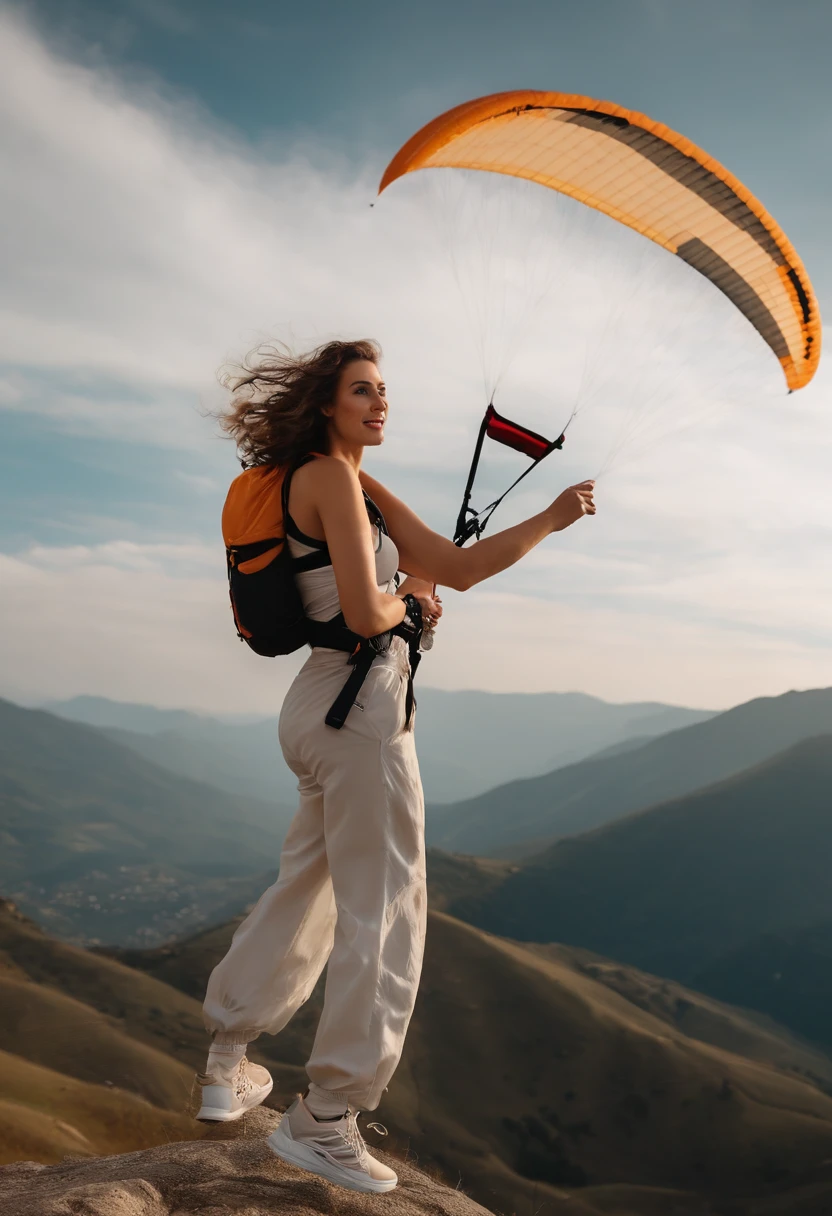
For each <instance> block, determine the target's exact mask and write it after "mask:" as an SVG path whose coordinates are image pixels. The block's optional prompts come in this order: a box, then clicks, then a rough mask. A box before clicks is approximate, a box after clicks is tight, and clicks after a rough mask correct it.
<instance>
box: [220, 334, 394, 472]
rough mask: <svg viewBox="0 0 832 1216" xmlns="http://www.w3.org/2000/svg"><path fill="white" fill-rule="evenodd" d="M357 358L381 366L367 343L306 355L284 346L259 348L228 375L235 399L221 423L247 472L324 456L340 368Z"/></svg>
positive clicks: (224, 380) (328, 345)
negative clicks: (329, 411)
mask: <svg viewBox="0 0 832 1216" xmlns="http://www.w3.org/2000/svg"><path fill="white" fill-rule="evenodd" d="M356 359H369V360H370V362H372V363H378V362H379V360H380V359H381V349H380V347H379V346H378V345H377V344H376V343H375V342H372V341H370V340H369V339H366V338H361V339H359V340H358V341H356V342H327V343H325V344H324V345H323V346H318V347H317V348H316V349H315V350H313V351H310V352H309V353H308V354H305V355H295V354H293V353H292V352H291V350H289V348H288V347H285V346H282V345H275V346H261V347H257V348H256V349H255V350H253V351H251V352H250V353H249V355H248V356H247V357H246V359H245V361H244V362H243V364H242V365H241V366H240V367H239V368H237V370H236V372H234V373H230V374H228V375H226V376H224V377H223V378H222V383H223V384H224V385H225V387H226V388H227V389H229V390H230V392H231V393H232V398H231V402H230V405H229V407H228V409H227V410H226V411H225V412H224V413H223V414H221V415H220V419H219V422H220V426H221V428H222V429H223V430H224V431H226V432H227V433H228V434H229V435H230V436H231V437H232V438H233V439H234V440H235V441H236V443H237V452H238V455H239V457H240V463H241V464H242V466H243V468H251V467H252V466H253V465H262V464H283V463H284V462H293V461H295V460H298V459H300V458H301V457H302V456H305V455H306V454H307V453H309V452H316V451H317V452H325V451H326V450H327V422H328V419H327V418H326V416H325V415H324V413H323V410H324V409H325V408H326V406H328V405H331V404H332V402H333V401H334V399H335V392H336V389H337V387H338V379H339V377H340V375H341V371H342V369H343V368H344V367H346V365H347V364H348V363H353V362H354V361H355V360H356Z"/></svg>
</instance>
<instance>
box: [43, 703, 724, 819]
mask: <svg viewBox="0 0 832 1216" xmlns="http://www.w3.org/2000/svg"><path fill="white" fill-rule="evenodd" d="M418 703H419V709H418V727H417V731H418V747H419V765H420V769H421V773H422V780H423V783H424V787H425V793H426V797H427V798H428V799H429V800H433V801H441V802H452V801H455V800H457V799H460V798H466V797H469V796H471V795H473V794H477V793H480V792H481V791H483V790H486V789H489V788H490V787H491V786H494V785H499V784H500V783H502V782H505V781H509V780H512V779H513V778H517V777H527V776H529V775H530V774H535V773H545V772H548V771H549V770H551V769H553V768H555V767H557V766H559V765H562V764H568V763H572V762H574V761H576V760H580V759H582V758H583V757H585V756H589V755H591V754H592V753H594V752H597V751H601V750H603V749H605V748H608V747H615V746H617V745H620V744H622V743H625V742H626V741H627V740H629V739H630V738H631V737H632V736H641V737H644V736H650V737H652V736H655V735H659V734H662V733H664V732H666V731H671V730H675V729H677V728H678V727H681V726H688V725H690V724H692V723H695V722H700V721H704V720H706V719H707V718H708V717H710V716H712V715H711V712H710V711H707V710H696V709H685V708H682V707H677V706H668V705H661V704H659V703H655V702H643V703H638V704H625V705H612V704H609V703H608V702H605V701H601V700H599V699H598V698H597V697H589V696H585V695H584V694H583V693H488V692H444V691H441V690H439V689H435V688H420V689H418ZM42 708H44V709H47V710H48V711H49V712H50V713H53V714H57V715H58V716H60V717H64V718H68V719H70V720H71V721H79V722H84V723H86V724H87V725H89V726H96V727H98V728H99V729H101V730H104V731H106V732H107V733H108V734H109V735H110V737H111V738H112V739H113V740H114V741H116V742H118V743H122V744H124V745H126V746H128V747H131V748H132V749H133V750H134V751H136V752H138V753H139V754H140V755H142V756H144V758H145V759H147V760H150V761H152V762H153V763H154V764H159V765H161V766H162V767H164V768H167V769H169V770H170V771H171V772H174V773H177V774H178V775H180V776H183V777H190V778H192V779H197V780H200V781H207V782H209V783H210V784H212V785H216V786H217V787H218V788H220V789H224V790H226V791H227V792H228V793H232V794H236V793H242V794H247V795H250V796H251V797H255V798H258V799H261V800H266V801H271V800H273V799H275V800H277V801H278V802H290V803H294V802H295V800H296V786H297V782H296V779H295V777H294V775H293V774H292V773H291V772H290V771H289V769H288V768H287V767H286V765H285V763H284V761H283V757H282V755H281V752H280V747H279V745H278V740H277V718H276V717H264V718H261V719H260V720H254V721H248V722H243V723H239V722H234V721H228V720H222V721H221V720H218V719H214V718H211V717H207V716H203V715H197V714H194V713H189V712H187V711H184V710H160V709H155V708H154V707H153V706H147V705H132V704H129V703H127V704H124V703H120V702H116V701H108V700H106V699H104V698H100V697H75V698H72V699H71V700H69V701H60V702H50V703H48V704H46V705H44V706H43V707H42Z"/></svg>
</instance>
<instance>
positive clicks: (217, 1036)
mask: <svg viewBox="0 0 832 1216" xmlns="http://www.w3.org/2000/svg"><path fill="white" fill-rule="evenodd" d="M379 359H380V351H379V349H378V347H377V346H376V345H375V344H374V343H373V342H369V341H359V342H330V343H328V344H327V345H325V346H322V347H320V348H319V349H318V350H315V351H313V352H312V353H311V354H308V355H306V356H303V357H300V358H293V357H291V356H288V355H282V354H276V355H275V354H272V355H270V356H268V357H266V358H264V359H262V361H261V362H260V363H259V364H257V365H255V366H249V367H247V368H246V369H245V374H244V375H243V376H242V377H240V378H238V379H237V380H236V381H234V382H232V385H231V387H232V388H233V389H234V390H235V391H236V392H237V393H238V396H237V397H235V398H234V400H233V401H232V407H231V410H230V412H229V414H228V415H226V416H225V417H224V419H223V423H222V425H223V427H224V429H226V430H227V431H228V432H229V433H230V434H231V435H233V436H234V438H235V439H236V440H237V444H238V447H239V449H240V450H241V452H242V453H244V455H245V457H246V459H247V461H248V463H254V464H263V463H271V462H284V461H289V462H292V463H293V464H294V465H295V466H296V468H295V472H294V474H293V476H292V479H291V482H290V489H289V495H288V504H287V505H288V518H287V534H288V536H289V547H290V552H291V553H292V555H293V556H294V557H300V556H302V555H304V554H307V553H312V552H315V551H319V550H321V549H322V548H325V550H326V551H327V552H328V555H329V559H330V563H331V564H329V565H326V566H323V567H321V568H317V569H311V570H306V571H304V572H302V573H298V574H297V576H296V577H297V583H298V588H299V590H300V594H301V598H302V600H303V604H304V609H305V611H306V614H307V616H309V617H311V618H312V619H314V620H331V619H332V618H333V617H334V616H336V615H337V614H338V613H339V612H342V613H343V616H344V619H345V621H346V625H347V627H348V628H349V629H350V630H352V631H353V632H354V633H356V634H358V635H360V636H361V637H363V638H374V637H376V636H377V635H379V634H383V633H385V632H386V631H388V630H391V629H394V628H395V627H396V626H399V625H400V624H401V622H402V621H403V619H404V617H405V615H406V613H408V605H410V606H411V613H412V614H413V615H418V609H417V608H416V604H414V599H415V601H416V603H417V604H418V606H419V608H420V609H421V614H422V618H423V623H425V624H426V625H427V626H428V627H433V626H434V625H435V624H436V623H437V621H438V620H439V618H440V617H441V615H442V601H441V599H440V597H439V596H437V595H435V594H434V593H433V588H434V586H436V585H439V586H446V587H452V588H454V589H456V590H458V591H464V590H467V589H468V588H469V587H473V586H474V585H475V584H476V583H480V582H482V580H483V579H486V578H490V577H491V575H493V574H497V573H498V572H499V571H501V570H505V569H506V568H507V567H509V566H511V565H513V564H514V563H515V562H517V561H518V560H519V559H520V558H521V557H522V556H523V555H524V554H525V553H528V552H529V550H530V549H532V548H533V547H534V546H535V545H537V544H539V543H540V541H542V540H543V539H544V538H545V537H547V536H548V535H549V534H550V533H551V532H556V531H559V530H561V529H563V528H566V527H568V526H569V525H570V524H572V523H574V522H575V520H577V519H579V518H580V517H581V516H582V515H585V514H589V515H593V514H594V513H595V506H594V503H593V497H592V492H593V483H592V482H591V481H586V482H582V483H581V484H580V485H576V486H572V487H570V488H569V489H568V490H565V491H564V492H563V493H562V494H561V495H560V496H559V497H558V498H557V499H556V500H555V501H554V502H553V503H552V505H551V506H550V507H548V508H547V509H546V510H545V511H542V512H541V513H540V514H539V515H535V516H533V517H532V518H531V519H527V520H525V521H524V522H523V523H520V524H517V525H515V526H514V527H512V528H507V529H506V530H505V531H503V532H498V533H496V534H495V535H493V536H490V537H488V538H487V539H484V540H481V541H479V542H478V543H477V544H475V545H472V546H470V547H469V548H467V549H459V548H457V547H456V546H454V545H453V544H452V543H451V542H450V541H449V540H446V539H445V537H443V536H439V535H438V534H437V533H435V532H432V531H431V530H430V528H428V527H426V525H425V524H423V523H422V521H421V520H420V519H419V518H418V516H416V515H415V514H414V513H413V512H412V511H411V510H410V508H409V507H407V506H405V504H404V503H403V502H400V501H399V499H397V498H396V497H394V495H393V494H391V493H390V491H389V490H387V489H386V488H385V487H384V486H383V485H381V484H380V483H379V482H378V481H376V480H375V479H374V478H372V477H369V476H367V474H365V473H363V472H362V470H361V459H362V456H363V454H364V449H365V448H367V447H378V446H379V445H380V444H381V443H383V442H384V427H385V424H386V420H387V414H388V408H389V406H388V400H387V393H386V389H385V385H384V381H383V380H382V377H381V373H380V371H379ZM241 389H245V390H246V391H245V393H244V394H243V395H242V396H240V395H239V390H241ZM312 453H317V454H318V455H317V456H316V457H315V458H309V457H310V455H311V454H312ZM304 459H305V460H306V463H302V464H298V462H299V461H300V460H304ZM368 498H369V500H370V501H368ZM373 503H375V504H376V505H377V506H378V507H379V508H380V509H381V512H382V514H383V519H384V522H386V526H387V529H388V530H389V535H386V534H385V531H384V529H383V527H379V526H374V525H373V524H372V523H371V519H370V516H373V518H377V516H375V514H374V512H373V511H372V505H373ZM379 523H381V521H379ZM397 570H402V571H404V572H406V574H407V576H408V577H407V578H405V580H404V581H403V582H402V584H401V585H400V586H398V587H396V573H397ZM405 597H413V598H409V599H408V601H407V602H405ZM347 670H348V669H347ZM409 675H410V669H409V650H408V646H407V644H406V643H405V641H404V640H403V638H402V637H398V636H394V637H393V638H392V641H391V642H390V645H389V647H388V648H387V649H386V650H385V651H384V652H383V653H381V654H380V655H379V656H378V657H377V658H375V660H374V661H373V663H372V665H371V667H370V669H369V674H368V675H367V677H366V679H365V681H364V684H363V685H362V687H361V690H360V692H359V695H358V697H357V698H356V700H355V702H354V704H353V706H352V708H351V709H350V712H349V713H348V715H347V718H346V722H345V724H344V726H343V728H342V729H341V730H333V729H332V727H331V726H327V725H326V723H325V721H324V719H325V717H326V714H327V711H328V710H329V709H330V707H331V705H332V703H333V700H334V699H335V697H336V696H337V695H338V693H339V692H340V691H341V689H342V687H343V685H344V680H345V655H344V653H343V651H339V650H334V649H326V648H323V647H317V646H316V647H313V649H312V651H311V654H310V656H309V658H308V659H307V661H306V663H305V665H304V666H303V668H302V669H301V671H300V672H299V674H298V676H297V677H296V679H295V681H294V683H293V684H292V686H291V688H290V689H289V692H288V694H287V696H286V699H285V701H284V703H283V708H282V710H281V714H280V725H279V735H280V744H281V748H282V750H283V755H284V757H285V758H286V762H287V764H288V765H289V767H290V768H291V769H292V770H293V772H294V773H295V774H296V776H297V778H298V789H299V792H300V806H299V809H298V811H297V814H296V816H295V818H294V819H293V821H292V824H291V826H290V828H289V831H288V833H287V836H286V839H285V842H284V845H283V849H282V852H281V857H280V872H279V878H278V880H277V882H276V883H275V884H274V885H273V886H272V887H270V888H269V889H268V890H267V891H266V892H265V893H264V894H263V895H262V896H261V898H260V900H259V901H258V903H257V904H256V905H255V907H254V908H253V910H252V911H251V913H250V914H249V915H248V917H247V918H246V919H245V920H244V921H243V923H242V924H241V925H240V926H239V928H238V929H237V931H236V933H235V934H234V937H233V940H232V943H231V946H230V948H229V950H228V953H227V954H226V956H225V958H224V959H223V960H222V961H221V962H220V963H219V964H218V965H217V966H216V967H215V968H214V971H213V972H212V974H211V977H210V980H209V982H208V990H207V994H206V998H205V1005H204V1015H205V1024H206V1027H207V1028H208V1029H209V1030H210V1031H212V1032H213V1039H212V1045H211V1050H210V1053H209V1056H208V1064H207V1066H206V1070H205V1072H204V1073H203V1074H200V1076H199V1081H200V1084H201V1085H202V1087H203V1089H202V1095H203V1102H202V1109H201V1110H200V1112H199V1114H198V1116H197V1117H198V1118H202V1119H210V1120H228V1119H236V1118H239V1117H240V1116H241V1115H242V1114H243V1113H244V1112H245V1111H246V1110H249V1109H251V1107H253V1106H256V1105H257V1104H258V1103H259V1102H262V1101H263V1099H264V1098H265V1097H266V1096H267V1094H268V1093H269V1091H270V1090H271V1088H272V1080H271V1077H270V1076H269V1074H268V1072H267V1071H266V1069H265V1068H261V1067H260V1066H258V1065H255V1064H251V1063H250V1062H249V1061H248V1060H247V1059H246V1055H245V1052H246V1045H247V1044H248V1043H249V1042H251V1041H252V1040H253V1039H255V1038H256V1037H257V1036H258V1035H259V1034H262V1033H263V1032H264V1031H265V1032H266V1033H268V1034H277V1033H278V1032H279V1031H280V1030H281V1029H282V1028H283V1027H284V1026H285V1025H286V1023H287V1022H288V1021H289V1019H290V1018H291V1017H292V1015H293V1014H294V1013H295V1011H296V1010H297V1009H298V1008H299V1006H300V1005H301V1004H303V1002H304V1001H306V1000H307V999H308V998H309V996H310V994H311V993H312V990H313V988H314V986H315V983H316V981H317V980H318V977H319V976H320V974H321V972H322V970H323V968H324V965H325V964H327V963H328V968H327V979H326V992H325V999H324V1007H323V1012H322V1014H321V1019H320V1023H319V1025H318V1030H317V1034H316V1037H315V1042H314V1046H313V1048H312V1054H311V1056H310V1058H309V1060H308V1062H307V1066H306V1070H307V1074H308V1076H309V1085H308V1088H307V1089H306V1091H305V1092H304V1093H303V1094H298V1095H297V1097H296V1098H295V1100H294V1102H293V1103H292V1104H291V1105H290V1106H289V1108H288V1110H287V1111H286V1113H285V1114H284V1116H283V1119H282V1120H281V1123H280V1125H279V1127H278V1128H277V1130H276V1131H275V1132H274V1133H273V1134H272V1136H271V1137H270V1139H269V1144H270V1146H271V1147H272V1148H273V1150H274V1151H275V1152H276V1153H277V1154H278V1155H279V1156H280V1157H282V1158H284V1159H285V1160H287V1161H290V1162H292V1163H293V1164H295V1165H300V1166H302V1167H303V1168H305V1169H307V1170H310V1171H312V1172H313V1173H316V1174H320V1175H322V1176H324V1177H325V1178H328V1179H329V1180H330V1181H333V1182H338V1183H340V1184H342V1185H343V1186H347V1187H350V1188H351V1189H353V1190H359V1191H371V1192H382V1191H388V1190H390V1189H392V1188H393V1187H394V1186H395V1185H396V1182H397V1178H396V1174H395V1173H394V1171H393V1170H391V1169H389V1168H388V1167H387V1166H385V1165H383V1164H382V1163H381V1162H380V1161H377V1160H376V1159H375V1158H374V1157H372V1156H371V1155H370V1153H369V1152H368V1151H367V1148H366V1145H365V1144H364V1141H363V1139H362V1137H361V1134H360V1132H359V1130H358V1127H357V1124H356V1116H357V1114H358V1113H359V1111H361V1110H375V1108H376V1107H377V1106H378V1104H379V1101H380V1099H381V1095H382V1093H383V1091H384V1090H385V1089H386V1087H387V1084H388V1082H389V1080H390V1078H391V1077H392V1075H393V1072H394V1070H395V1068H396V1065H397V1064H398V1061H399V1057H400V1055H401V1052H402V1047H403V1045H404V1038H405V1034H406V1032H407V1027H408V1024H409V1022H410V1017H411V1014H412V1011H413V1004H414V1001H415V999H416V992H417V988H418V985H419V976H420V972H421V967H422V956H423V951H424V941H425V924H426V886H425V846H424V799H423V795H422V787H421V782H420V779H419V769H418V764H417V760H416V752H415V748H414V739H413V733H412V721H411V720H410V719H411V718H412V715H411V714H408V712H407V709H408V704H409V703H408V695H407V694H408V680H409Z"/></svg>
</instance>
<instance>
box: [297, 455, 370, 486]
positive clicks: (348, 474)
mask: <svg viewBox="0 0 832 1216" xmlns="http://www.w3.org/2000/svg"><path fill="white" fill-rule="evenodd" d="M295 478H296V479H297V484H298V485H300V486H301V487H308V488H309V489H318V490H320V489H324V488H327V489H328V488H333V489H337V488H340V487H343V486H349V485H353V484H354V483H356V482H357V481H358V478H357V477H356V475H355V473H354V472H353V470H352V469H351V468H350V467H349V465H348V464H347V463H346V462H345V461H343V460H338V458H337V457H335V456H318V457H316V458H315V459H314V460H309V461H307V463H306V464H303V465H301V467H300V468H299V469H298V470H297V472H296V473H295Z"/></svg>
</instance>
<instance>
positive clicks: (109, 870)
mask: <svg viewBox="0 0 832 1216" xmlns="http://www.w3.org/2000/svg"><path fill="white" fill-rule="evenodd" d="M288 819H289V813H288V812H286V811H283V812H281V810H280V808H278V807H277V806H269V805H268V804H266V803H261V802H257V801H256V800H255V799H252V798H245V797H241V796H238V797H233V796H231V795H229V794H225V793H223V792H222V791H220V790H217V789H215V788H213V787H212V786H210V785H205V784H202V783H199V782H196V781H190V780H186V779H185V778H182V777H177V776H174V775H173V774H172V773H170V772H168V771H167V770H166V769H163V768H160V767H159V766H157V765H154V764H151V763H149V762H148V761H147V760H144V759H142V758H141V757H139V756H138V755H136V753H135V752H133V751H131V750H130V749H129V748H126V747H123V746H121V745H119V744H116V743H113V742H112V741H111V740H109V739H107V738H106V737H105V736H103V735H102V733H101V732H100V731H98V730H96V729H94V728H92V727H88V726H83V725H79V724H77V723H74V722H68V721H65V720H64V719H62V718H58V717H55V716H54V715H52V714H48V713H44V712H42V711H40V710H29V709H21V708H20V707H19V706H16V705H12V704H11V703H10V702H8V701H2V700H0V845H2V849H0V889H2V890H5V891H6V892H7V893H8V894H10V895H12V896H13V897H14V898H15V899H16V900H17V901H18V902H19V903H20V904H21V906H23V907H25V908H27V909H29V910H30V911H31V912H32V913H33V914H35V915H38V916H39V917H42V918H50V923H51V924H52V925H53V926H54V928H55V930H56V932H60V933H62V934H63V935H65V936H70V937H73V938H76V939H78V940H99V941H120V942H125V941H129V940H131V939H133V940H137V941H147V940H157V941H158V940H164V938H166V937H169V936H171V935H172V934H176V933H177V932H182V931H183V929H187V928H190V927H193V926H195V925H198V924H200V923H204V922H205V921H206V920H210V919H213V918H215V917H217V916H221V915H224V914H226V909H227V910H228V912H230V910H231V906H233V907H239V906H240V896H241V895H242V894H243V893H246V894H247V892H248V890H249V888H248V885H247V879H246V876H255V875H258V874H262V872H263V870H264V869H265V868H266V867H267V866H268V864H269V859H270V858H271V859H272V864H273V865H274V866H275V867H276V866H277V862H278V858H279V853H280V845H281V842H282V839H283V835H284V834H285V830H286V827H287V826H288ZM235 882H236V883H237V887H235V885H234V883H235ZM229 901H230V904H231V906H229Z"/></svg>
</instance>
